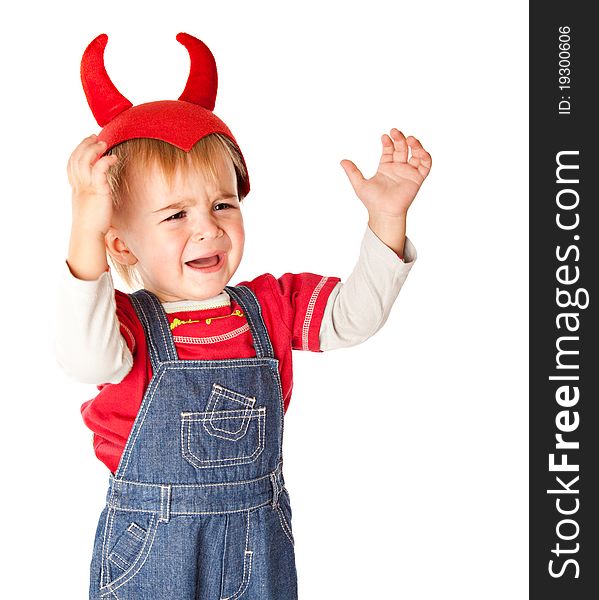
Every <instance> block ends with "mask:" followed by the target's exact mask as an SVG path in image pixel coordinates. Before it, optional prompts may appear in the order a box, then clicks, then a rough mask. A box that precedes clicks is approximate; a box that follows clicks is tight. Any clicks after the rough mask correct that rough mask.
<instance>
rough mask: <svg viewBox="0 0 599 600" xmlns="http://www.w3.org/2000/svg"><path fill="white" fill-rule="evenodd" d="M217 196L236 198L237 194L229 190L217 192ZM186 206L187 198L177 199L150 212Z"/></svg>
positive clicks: (187, 203)
mask: <svg viewBox="0 0 599 600" xmlns="http://www.w3.org/2000/svg"><path fill="white" fill-rule="evenodd" d="M217 197H218V199H219V200H221V199H222V200H225V199H227V198H237V194H233V193H231V192H218V193H217ZM186 206H189V200H179V201H178V202H173V203H172V204H169V205H168V206H165V207H164V208H159V209H157V210H153V211H152V213H151V214H155V213H159V212H164V211H165V210H174V209H175V208H185V207H186Z"/></svg>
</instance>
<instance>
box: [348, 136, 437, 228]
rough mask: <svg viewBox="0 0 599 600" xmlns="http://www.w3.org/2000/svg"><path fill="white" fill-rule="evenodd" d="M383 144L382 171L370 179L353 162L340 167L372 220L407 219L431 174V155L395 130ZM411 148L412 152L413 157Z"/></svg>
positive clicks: (380, 164) (412, 139)
mask: <svg viewBox="0 0 599 600" xmlns="http://www.w3.org/2000/svg"><path fill="white" fill-rule="evenodd" d="M382 142H383V153H382V155H381V161H380V163H379V168H378V170H377V172H376V174H375V175H374V176H373V177H371V178H370V179H365V178H364V176H363V175H362V173H361V172H360V169H358V167H357V166H356V165H355V164H354V163H353V162H352V161H351V160H347V159H344V160H342V161H341V166H342V167H343V169H344V170H345V173H346V174H347V176H348V177H349V180H350V183H351V184H352V187H353V188H354V191H355V192H356V195H357V196H358V198H360V200H361V201H362V203H363V204H364V206H365V207H366V208H367V210H368V214H369V215H370V217H371V218H372V217H382V218H395V217H405V215H406V214H407V211H408V208H410V205H411V204H412V201H413V200H414V198H415V197H416V193H417V192H418V190H419V189H420V186H421V185H422V182H423V181H424V180H425V179H426V176H427V175H428V174H429V171H430V169H431V165H432V159H431V155H430V154H429V153H428V152H427V151H426V150H425V149H424V148H423V147H422V144H421V143H420V142H419V141H418V140H417V139H416V138H415V137H413V136H409V137H408V138H407V139H406V138H405V136H404V135H403V133H401V131H399V130H398V129H395V128H393V129H392V130H391V137H389V136H388V135H387V134H386V133H385V134H383V136H382ZM408 147H409V150H410V151H411V156H410V158H408Z"/></svg>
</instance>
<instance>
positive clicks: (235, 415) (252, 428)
mask: <svg viewBox="0 0 599 600" xmlns="http://www.w3.org/2000/svg"><path fill="white" fill-rule="evenodd" d="M265 423H266V407H261V408H245V409H241V410H210V411H204V412H184V413H181V450H182V453H183V457H184V458H185V460H187V461H188V462H189V463H191V464H192V465H193V466H194V467H196V468H199V469H202V468H208V467H228V466H232V465H243V464H247V463H250V462H253V461H254V460H256V459H257V458H258V456H260V454H261V453H262V451H263V450H264V429H265Z"/></svg>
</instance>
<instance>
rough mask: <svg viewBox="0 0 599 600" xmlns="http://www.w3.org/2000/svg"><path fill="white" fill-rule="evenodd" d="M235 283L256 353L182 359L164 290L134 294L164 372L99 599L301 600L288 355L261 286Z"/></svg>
mask: <svg viewBox="0 0 599 600" xmlns="http://www.w3.org/2000/svg"><path fill="white" fill-rule="evenodd" d="M225 289H226V290H227V292H228V293H229V294H230V296H231V297H232V298H233V299H234V300H235V301H236V302H237V303H238V304H239V305H240V306H241V308H242V310H243V312H244V314H245V316H246V318H247V321H248V324H249V327H250V330H251V332H252V337H253V341H254V347H255V349H256V357H255V358H238V359H230V360H184V361H180V360H178V357H177V352H176V349H175V345H174V341H173V337H172V334H171V330H170V327H169V324H168V320H167V317H166V314H165V312H164V309H163V308H162V305H161V304H160V301H159V300H158V298H157V297H156V296H155V295H154V294H152V293H151V292H149V291H147V290H139V291H137V292H135V293H133V294H130V298H131V301H132V304H133V306H134V308H135V311H136V313H137V314H138V316H139V318H140V321H141V323H142V324H143V327H144V331H145V334H146V340H147V343H148V350H149V352H150V359H151V362H152V369H153V377H152V379H151V381H150V383H149V385H148V389H147V390H146V392H145V394H144V397H143V400H142V403H141V406H140V409H139V411H138V414H137V416H136V418H135V422H134V424H133V427H132V429H131V433H130V434H129V438H128V440H127V444H126V446H125V449H124V451H123V454H122V456H121V460H120V462H119V466H118V468H117V470H116V472H115V473H114V474H112V473H110V476H109V482H108V493H107V495H106V506H105V507H104V509H103V511H102V513H101V515H100V519H99V523H98V527H97V530H96V535H95V540H94V548H93V555H92V561H91V578H90V596H89V597H90V599H93V600H98V599H103V600H105V599H114V600H117V599H119V600H144V599H148V600H150V599H151V600H167V599H168V600H236V599H237V598H243V599H244V600H296V599H297V574H296V568H295V554H294V548H293V534H292V531H291V506H290V503H289V494H288V492H287V489H286V488H285V481H284V479H283V470H282V466H283V455H282V441H283V397H282V393H281V382H280V378H279V371H278V366H277V365H278V361H277V359H275V358H274V354H273V349H272V344H271V342H270V338H269V336H268V333H267V331H266V327H265V325H264V321H263V319H262V314H261V311H260V305H259V304H258V301H257V299H256V297H255V295H254V293H253V292H252V291H251V290H250V289H249V288H247V287H245V286H236V287H227V288H225Z"/></svg>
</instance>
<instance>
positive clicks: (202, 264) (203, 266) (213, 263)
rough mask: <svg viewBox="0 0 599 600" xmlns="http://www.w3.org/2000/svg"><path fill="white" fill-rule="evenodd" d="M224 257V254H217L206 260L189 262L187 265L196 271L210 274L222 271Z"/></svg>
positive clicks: (199, 259) (197, 259)
mask: <svg viewBox="0 0 599 600" xmlns="http://www.w3.org/2000/svg"><path fill="white" fill-rule="evenodd" d="M223 257H224V255H223V254H215V255H213V256H207V257H206V258H196V259H195V260H190V261H187V262H186V263H185V264H186V265H187V266H188V267H191V268H192V269H194V270H196V271H203V272H205V273H209V272H211V271H218V269H220V267H221V266H222V264H223Z"/></svg>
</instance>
